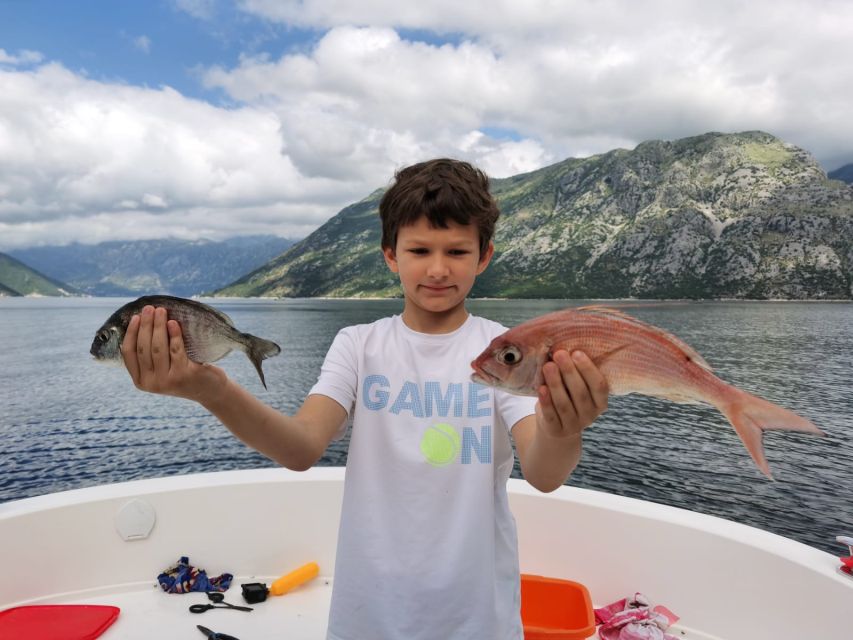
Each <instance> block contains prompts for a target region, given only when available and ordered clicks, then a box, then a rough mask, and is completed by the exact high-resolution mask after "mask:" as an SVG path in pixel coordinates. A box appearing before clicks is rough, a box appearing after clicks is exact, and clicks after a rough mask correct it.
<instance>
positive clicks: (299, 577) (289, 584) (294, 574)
mask: <svg viewBox="0 0 853 640" xmlns="http://www.w3.org/2000/svg"><path fill="white" fill-rule="evenodd" d="M319 573H320V567H319V566H318V565H317V563H316V562H309V563H308V564H304V565H302V566H301V567H299V568H298V569H296V570H294V571H291V572H290V573H288V574H285V575H283V576H281V577H280V578H279V579H278V580H276V581H275V582H273V583H272V586H270V593H271V594H273V595H274V596H280V595H283V594H285V593H287V592H288V591H290V590H291V589H295V588H296V587H298V586H299V585H301V584H304V583H305V582H308V581H309V580H313V579H314V578H316V577H317V576H318V575H319Z"/></svg>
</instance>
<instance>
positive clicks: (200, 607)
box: [190, 591, 252, 613]
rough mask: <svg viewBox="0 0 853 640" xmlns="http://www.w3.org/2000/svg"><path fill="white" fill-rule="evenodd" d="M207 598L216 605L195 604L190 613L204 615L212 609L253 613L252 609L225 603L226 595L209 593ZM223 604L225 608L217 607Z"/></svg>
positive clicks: (214, 592)
mask: <svg viewBox="0 0 853 640" xmlns="http://www.w3.org/2000/svg"><path fill="white" fill-rule="evenodd" d="M207 598H208V599H209V600H211V601H212V602H213V603H214V604H194V605H192V606H190V611H192V612H193V613H204V612H205V611H210V610H211V609H235V610H236V611H252V607H238V606H237V605H233V604H228V603H227V602H225V594H222V593H218V592H216V591H208V592H207ZM218 604H221V605H223V606H216V605H218Z"/></svg>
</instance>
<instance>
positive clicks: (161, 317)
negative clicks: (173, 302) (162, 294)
mask: <svg viewBox="0 0 853 640" xmlns="http://www.w3.org/2000/svg"><path fill="white" fill-rule="evenodd" d="M121 355H122V358H123V359H124V365H125V367H127V371H128V373H130V377H131V378H132V379H133V384H134V385H136V388H137V389H141V390H143V391H148V392H150V393H160V394H164V395H170V396H177V397H179V398H187V399H189V400H195V401H197V402H202V403H203V402H204V400H205V399H206V398H209V397H213V396H214V395H215V394H216V393H217V392H218V390H220V389H221V388H222V387H224V385H225V384H226V382H227V381H228V377H227V376H226V375H225V372H224V371H223V370H222V369H220V368H219V367H214V366H212V365H209V364H198V363H197V362H193V361H192V360H190V359H189V357H187V352H186V349H185V348H184V338H183V334H182V333H181V326H180V324H178V322H176V321H175V320H169V319H168V316H167V311H166V309H164V308H162V307H159V308H157V309H155V308H154V307H152V306H146V307H145V308H143V309H142V313H141V314H140V315H135V316H133V318H131V320H130V323H128V326H127V332H126V333H125V336H124V340H123V341H122V343H121Z"/></svg>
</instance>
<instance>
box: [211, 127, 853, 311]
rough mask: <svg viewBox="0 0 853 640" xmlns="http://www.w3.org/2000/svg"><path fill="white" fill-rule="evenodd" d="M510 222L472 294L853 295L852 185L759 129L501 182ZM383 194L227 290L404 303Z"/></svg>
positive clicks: (497, 186) (498, 189)
mask: <svg viewBox="0 0 853 640" xmlns="http://www.w3.org/2000/svg"><path fill="white" fill-rule="evenodd" d="M492 191H493V193H494V195H495V197H496V199H497V200H498V203H499V205H500V208H501V211H502V213H503V215H502V217H501V220H500V221H499V222H498V228H497V231H496V236H495V246H496V252H495V258H494V259H493V261H492V264H491V266H490V267H489V268H488V269H487V270H486V271H485V273H484V274H483V275H482V276H480V278H479V279H478V280H477V283H476V285H475V287H474V290H473V291H472V295H474V296H496V297H567V298H621V297H641V298H757V299H766V298H791V299H825V298H833V299H834V298H843V299H847V298H850V297H851V293H852V292H851V281H853V188H851V187H849V186H847V185H845V184H843V183H841V182H837V181H832V180H829V179H828V178H827V176H826V173H825V172H824V171H823V169H821V167H820V165H819V164H818V163H817V162H816V161H815V159H814V158H813V157H812V156H811V155H810V154H809V153H808V152H806V151H804V150H802V149H800V148H798V147H795V146H793V145H790V144H786V143H785V142H783V141H781V140H779V139H777V138H775V137H773V136H771V135H769V134H767V133H763V132H760V131H750V132H744V133H737V134H722V133H708V134H704V135H701V136H696V137H691V138H685V139H681V140H675V141H649V142H644V143H642V144H640V145H638V146H637V147H636V148H635V149H633V150H631V151H628V150H624V149H617V150H614V151H610V152H608V153H604V154H601V155H597V156H592V157H590V158H583V159H578V158H571V159H568V160H565V161H563V162H560V163H558V164H555V165H552V166H549V167H545V168H543V169H540V170H537V171H533V172H531V173H526V174H522V175H517V176H513V177H511V178H506V179H502V180H494V181H493V182H492ZM381 197H382V191H381V190H379V191H376V192H374V193H372V194H371V195H370V196H368V197H367V198H365V199H364V200H362V201H361V202H357V203H355V204H353V205H350V206H348V207H346V208H345V209H343V210H342V211H341V212H340V213H338V214H337V215H336V216H335V217H333V218H332V219H331V220H329V221H328V222H327V223H326V224H324V225H323V226H322V227H320V228H319V229H317V231H315V232H314V233H312V234H311V235H309V236H308V237H307V238H305V239H304V240H303V241H302V242H300V243H298V244H296V245H295V246H293V247H292V248H291V249H290V250H289V251H287V252H286V253H285V254H283V255H282V256H279V257H278V258H276V259H274V260H272V261H271V262H269V263H268V264H266V265H264V266H263V267H261V268H259V269H257V270H256V271H254V272H252V273H251V274H248V275H247V276H245V277H244V278H241V279H240V280H238V281H237V282H235V283H234V284H233V285H231V286H229V287H226V288H224V289H222V290H221V291H219V292H217V293H218V294H220V295H251V296H262V295H263V296H292V297H300V296H397V295H400V289H399V286H398V285H397V281H396V277H395V275H394V274H392V273H390V272H389V271H388V269H387V267H386V266H385V264H384V262H383V259H382V256H381V253H380V249H379V239H380V225H379V220H378V216H377V206H378V203H379V200H380V198H381Z"/></svg>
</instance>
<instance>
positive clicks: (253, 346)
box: [89, 296, 281, 388]
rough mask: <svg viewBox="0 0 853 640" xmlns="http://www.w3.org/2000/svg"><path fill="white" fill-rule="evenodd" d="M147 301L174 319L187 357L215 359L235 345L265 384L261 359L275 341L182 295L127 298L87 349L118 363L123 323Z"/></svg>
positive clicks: (271, 351)
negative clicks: (240, 327) (237, 326)
mask: <svg viewBox="0 0 853 640" xmlns="http://www.w3.org/2000/svg"><path fill="white" fill-rule="evenodd" d="M147 305H151V306H153V307H164V308H165V309H166V310H167V311H168V313H169V319H170V320H177V321H178V323H179V324H180V325H181V331H182V333H183V336H184V346H185V347H186V350H187V356H189V358H190V360H193V361H194V362H198V363H204V362H216V361H217V360H219V359H220V358H224V357H225V356H226V355H228V354H229V353H230V352H231V351H232V350H233V349H237V350H239V351H242V352H243V353H245V354H246V355H247V356H248V358H249V360H251V362H252V364H253V365H255V369H256V370H257V372H258V375H259V376H260V377H261V384H263V385H264V388H266V386H267V383H266V381H265V380H264V372H263V370H262V369H261V362H262V361H263V360H265V359H266V358H270V357H272V356H276V355H278V354H279V353H281V348H280V347H279V346H278V345H277V344H276V343H275V342H271V341H269V340H264V339H263V338H258V337H257V336H253V335H251V334H249V333H241V332H239V331H237V329H235V328H234V323H233V322H232V320H231V318H229V317H228V316H227V315H225V314H224V313H222V312H221V311H219V310H217V309H214V308H213V307H211V306H208V305H206V304H203V303H201V302H196V301H195V300H187V299H185V298H176V297H173V296H143V297H141V298H139V299H138V300H134V301H133V302H128V303H127V304H126V305H124V306H123V307H121V308H120V309H118V310H117V311H116V312H115V313H113V314H112V315H111V316H110V317H109V318H108V319H107V321H106V322H105V323H104V324H103V325H102V326H101V328H100V329H98V332H97V333H96V334H95V339H94V340H93V341H92V348H91V349H89V353H91V354H92V355H93V356H95V359H96V360H98V361H101V362H117V363H122V357H121V343H122V341H123V340H124V334H125V333H126V332H127V325H128V324H129V323H130V319H131V318H132V317H133V316H134V315H136V314H139V313H141V312H142V308H143V307H145V306H147Z"/></svg>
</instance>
